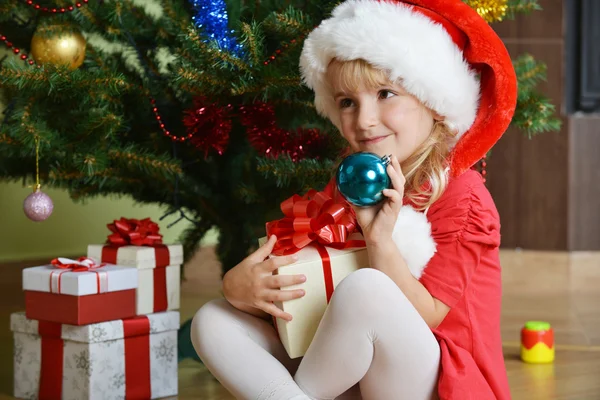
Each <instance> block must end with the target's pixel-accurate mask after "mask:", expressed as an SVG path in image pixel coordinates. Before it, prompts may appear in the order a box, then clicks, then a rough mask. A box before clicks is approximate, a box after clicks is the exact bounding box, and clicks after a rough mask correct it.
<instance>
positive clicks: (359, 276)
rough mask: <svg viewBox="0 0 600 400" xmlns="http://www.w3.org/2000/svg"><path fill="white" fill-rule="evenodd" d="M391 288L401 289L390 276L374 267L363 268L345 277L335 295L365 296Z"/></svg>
mask: <svg viewBox="0 0 600 400" xmlns="http://www.w3.org/2000/svg"><path fill="white" fill-rule="evenodd" d="M390 290H392V291H398V290H400V289H399V288H398V286H397V285H396V284H395V283H394V281H392V279H391V278H390V277H389V276H387V275H386V274H384V273H383V272H381V271H379V270H377V269H374V268H361V269H359V270H358V271H355V272H353V273H351V274H350V275H348V276H347V277H346V278H344V279H343V280H342V281H341V282H340V283H339V285H338V286H337V287H336V288H335V291H334V292H333V295H334V296H336V294H337V296H338V297H342V296H343V297H350V296H351V297H354V298H356V297H360V298H364V297H372V296H374V295H376V293H380V292H382V291H383V292H387V291H390Z"/></svg>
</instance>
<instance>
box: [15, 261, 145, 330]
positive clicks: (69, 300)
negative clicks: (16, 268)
mask: <svg viewBox="0 0 600 400" xmlns="http://www.w3.org/2000/svg"><path fill="white" fill-rule="evenodd" d="M22 276H23V290H24V291H25V310H26V314H27V317H28V318H30V319H37V320H43V321H51V322H58V323H63V324H70V325H86V324H91V323H95V322H103V321H112V320H115V319H122V318H129V317H133V316H135V315H136V312H135V302H136V288H137V286H138V271H137V270H136V269H135V268H127V267H119V266H114V265H106V266H100V265H97V264H95V263H94V262H93V261H92V260H89V259H85V258H80V259H79V260H70V259H67V258H57V259H55V260H52V263H51V264H49V265H43V266H38V267H32V268H25V269H24V270H23V275H22Z"/></svg>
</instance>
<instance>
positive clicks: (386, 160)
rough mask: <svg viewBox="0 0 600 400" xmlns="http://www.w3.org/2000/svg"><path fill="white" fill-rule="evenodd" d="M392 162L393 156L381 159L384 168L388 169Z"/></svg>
mask: <svg viewBox="0 0 600 400" xmlns="http://www.w3.org/2000/svg"><path fill="white" fill-rule="evenodd" d="M391 162H392V155H391V154H387V155H385V156H383V157H381V163H382V164H383V166H384V167H387V166H388V165H390V163H391Z"/></svg>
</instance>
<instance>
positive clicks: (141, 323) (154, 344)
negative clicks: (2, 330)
mask: <svg viewBox="0 0 600 400" xmlns="http://www.w3.org/2000/svg"><path fill="white" fill-rule="evenodd" d="M178 328H179V313H178V312H176V311H168V312H162V313H156V314H152V315H148V316H139V317H134V318H130V319H125V320H116V321H109V322H102V323H98V324H91V325H84V326H73V325H61V324H57V323H53V322H43V321H36V320H31V319H28V318H26V316H25V314H24V313H22V312H19V313H14V314H12V315H11V330H12V331H13V335H14V396H15V397H17V398H22V399H33V398H40V399H64V400H83V399H123V398H125V399H151V398H152V399H154V398H160V397H167V396H174V395H176V394H177V329H178Z"/></svg>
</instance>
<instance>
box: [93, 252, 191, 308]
mask: <svg viewBox="0 0 600 400" xmlns="http://www.w3.org/2000/svg"><path fill="white" fill-rule="evenodd" d="M109 248H110V246H106V245H101V244H90V245H88V251H87V255H88V257H90V258H92V259H94V260H98V261H102V262H114V263H115V264H117V265H119V266H129V267H133V269H136V270H137V271H138V286H137V289H136V314H137V315H145V314H150V313H153V312H160V311H166V310H177V309H179V304H180V302H179V297H180V285H181V282H180V281H181V280H180V275H181V264H182V263H183V247H182V246H181V245H167V246H164V247H162V248H160V250H161V251H163V252H164V256H163V257H162V259H161V257H159V258H158V259H157V257H156V251H157V250H156V248H154V247H145V246H123V247H119V248H114V249H112V250H111V251H112V252H113V253H114V254H115V258H107V249H109ZM108 253H110V252H108ZM163 259H164V260H165V261H163ZM157 260H158V261H157Z"/></svg>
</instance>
